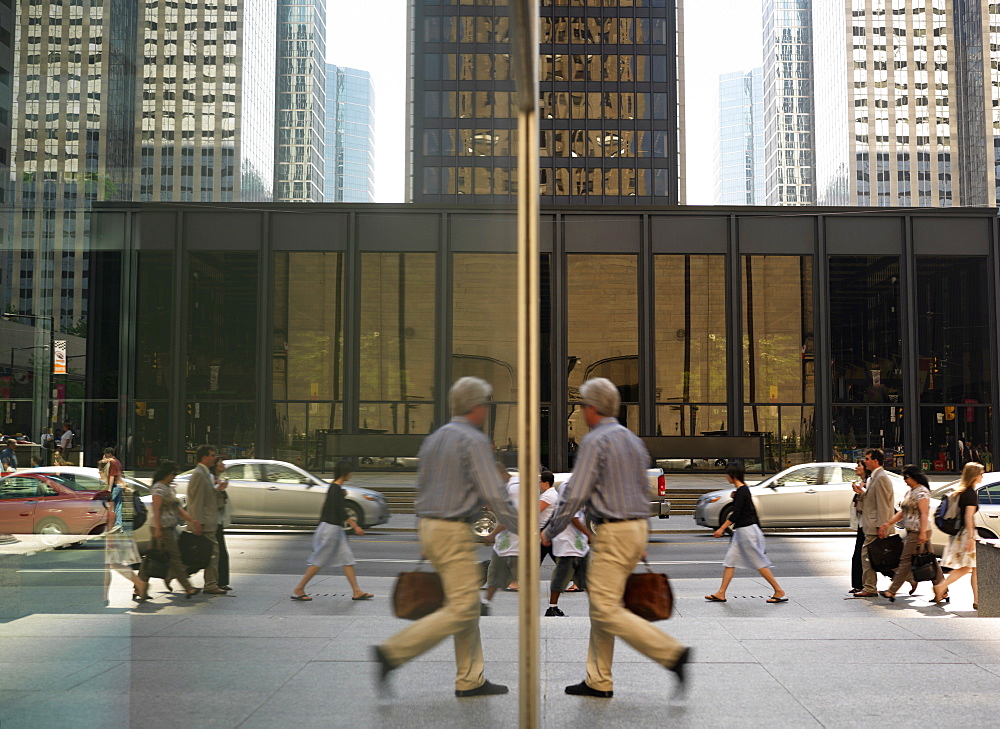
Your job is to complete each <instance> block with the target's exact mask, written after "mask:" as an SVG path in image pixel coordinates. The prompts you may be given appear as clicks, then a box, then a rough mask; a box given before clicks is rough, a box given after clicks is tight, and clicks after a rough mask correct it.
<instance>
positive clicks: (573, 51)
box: [407, 0, 683, 204]
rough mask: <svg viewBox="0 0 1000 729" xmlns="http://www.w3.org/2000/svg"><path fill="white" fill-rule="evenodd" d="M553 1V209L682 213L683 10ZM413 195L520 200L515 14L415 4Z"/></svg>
mask: <svg viewBox="0 0 1000 729" xmlns="http://www.w3.org/2000/svg"><path fill="white" fill-rule="evenodd" d="M571 4H572V7H569V5H570V3H568V2H567V1H566V0H542V3H541V9H540V12H541V33H540V38H539V40H540V47H539V54H540V58H539V71H540V79H541V83H540V93H541V99H540V108H541V114H540V119H539V127H540V130H541V150H540V153H541V169H540V186H541V190H540V192H541V201H542V203H571V202H572V203H593V204H651V203H660V204H676V203H679V202H682V194H681V186H680V176H681V171H682V158H681V150H682V149H683V132H682V124H681V118H680V110H681V107H680V105H679V104H678V99H679V76H680V73H679V61H680V55H681V52H680V48H681V46H680V42H679V39H680V37H681V34H680V32H679V31H680V16H681V12H680V2H679V0H662V2H653V3H634V2H632V0H620V1H619V0H604V2H603V3H601V4H600V5H598V4H595V3H587V4H584V2H582V0H574V2H572V3H571ZM412 9H413V11H412V14H411V23H412V25H411V32H410V36H411V43H410V49H409V50H410V59H409V74H410V79H409V82H410V88H409V99H410V104H409V108H410V114H411V118H410V126H409V139H408V142H409V144H408V149H409V150H410V154H409V158H408V170H407V173H408V189H409V194H408V197H409V198H410V199H411V200H413V201H414V202H468V203H509V202H513V201H514V199H515V195H516V190H515V189H514V187H515V182H514V181H515V177H516V172H515V164H516V161H515V157H514V155H515V152H516V138H515V137H516V131H517V120H516V114H515V113H514V110H513V105H512V98H513V94H514V90H515V84H514V79H513V76H512V74H511V64H510V58H509V51H510V47H509V37H508V28H509V19H508V15H507V12H508V8H507V5H506V3H502V2H500V0H497V2H496V5H495V6H494V5H493V4H492V3H484V2H480V3H478V4H477V5H475V6H473V5H471V4H461V5H460V4H457V3H455V4H444V3H441V4H439V3H437V2H434V1H433V0H416V1H415V2H414V3H413V4H412Z"/></svg>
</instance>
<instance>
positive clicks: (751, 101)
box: [715, 67, 765, 205]
mask: <svg viewBox="0 0 1000 729" xmlns="http://www.w3.org/2000/svg"><path fill="white" fill-rule="evenodd" d="M763 108H764V92H763V85H762V79H761V69H760V68H759V67H758V68H754V69H751V70H750V71H734V72H732V73H726V74H723V75H722V76H720V77H719V129H718V133H717V135H716V139H715V204H716V205H763V204H764V202H765V194H764V177H765V175H764V120H763V118H762V113H763Z"/></svg>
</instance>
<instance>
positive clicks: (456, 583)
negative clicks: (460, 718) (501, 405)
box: [373, 377, 517, 697]
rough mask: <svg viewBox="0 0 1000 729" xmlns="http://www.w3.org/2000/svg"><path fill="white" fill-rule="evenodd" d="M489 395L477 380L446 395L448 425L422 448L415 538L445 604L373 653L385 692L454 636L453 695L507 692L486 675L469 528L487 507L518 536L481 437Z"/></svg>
mask: <svg viewBox="0 0 1000 729" xmlns="http://www.w3.org/2000/svg"><path fill="white" fill-rule="evenodd" d="M491 394H492V388H491V387H490V385H489V383H487V382H486V381H484V380H480V379H478V378H476V377H463V378H461V379H460V380H458V381H457V382H455V384H454V385H452V387H451V391H450V392H449V394H448V400H449V404H450V406H451V414H452V419H451V421H450V422H448V423H446V424H445V425H442V426H441V427H440V428H438V429H437V430H436V431H434V432H433V433H432V434H431V435H429V436H428V437H427V438H426V439H425V440H424V442H423V444H422V445H421V447H420V454H419V455H420V467H419V470H418V472H417V489H418V493H419V496H418V498H417V502H416V512H417V516H418V517H420V524H419V527H418V532H419V537H420V545H421V547H422V550H423V553H424V554H425V555H426V556H427V558H428V559H429V560H430V561H431V564H432V565H434V569H436V570H437V572H438V574H439V575H440V576H441V581H442V583H443V586H444V604H443V605H442V606H441V608H440V609H438V610H437V611H435V612H433V613H431V614H430V615H428V616H426V617H424V618H421V619H420V620H418V621H416V622H415V623H413V624H412V625H410V626H409V627H407V628H405V629H404V630H401V631H400V632H399V633H396V635H394V636H392V637H391V638H389V639H388V640H386V641H385V642H384V643H382V644H381V645H379V646H375V647H374V649H373V652H374V654H375V660H376V661H377V662H378V663H379V668H380V671H379V683H380V686H382V687H384V686H385V684H386V681H387V679H388V677H389V674H390V673H391V672H392V671H393V670H395V669H397V668H399V667H400V666H402V665H403V664H404V663H406V662H408V661H410V660H412V659H414V658H416V657H417V656H419V655H421V654H422V653H425V652H426V651H428V650H430V649H431V648H433V647H434V646H436V645H437V644H438V643H440V642H441V641H442V640H444V639H445V638H447V637H448V636H454V641H455V665H456V672H455V695H456V696H459V697H467V696H486V695H494V694H505V693H507V687H506V686H502V685H498V684H495V683H491V682H490V681H487V680H486V677H485V675H484V670H483V646H482V641H481V639H480V635H479V617H480V604H479V585H480V584H481V583H482V579H481V575H482V573H481V571H480V565H479V562H478V560H477V559H476V549H477V546H478V545H477V543H476V540H475V537H474V535H473V533H472V529H471V528H470V527H471V524H472V523H473V522H474V521H475V520H476V519H477V518H478V516H479V512H480V509H481V506H482V503H483V502H486V503H487V504H488V505H489V506H490V508H491V509H492V511H493V513H494V514H495V515H496V516H497V518H498V519H499V520H500V522H501V523H502V524H503V525H504V526H506V527H507V529H509V530H510V531H511V532H513V533H515V534H516V533H517V515H516V514H515V512H514V509H513V507H512V506H511V504H510V502H509V501H508V500H507V494H506V491H505V489H504V484H503V483H502V481H501V479H500V476H499V475H498V474H497V472H496V468H495V467H494V465H493V458H492V456H491V454H490V441H489V438H487V437H486V434H485V433H483V431H482V426H483V423H484V422H485V421H486V417H487V416H488V415H489V412H490V404H489V401H490V395H491Z"/></svg>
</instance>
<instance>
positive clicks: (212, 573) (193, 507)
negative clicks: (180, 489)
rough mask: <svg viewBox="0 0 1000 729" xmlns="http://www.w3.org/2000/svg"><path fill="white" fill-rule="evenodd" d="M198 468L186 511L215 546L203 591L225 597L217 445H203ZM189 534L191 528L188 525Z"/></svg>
mask: <svg viewBox="0 0 1000 729" xmlns="http://www.w3.org/2000/svg"><path fill="white" fill-rule="evenodd" d="M194 457H195V460H196V461H197V465H196V466H195V468H194V471H192V472H191V478H190V479H189V480H188V486H187V510H188V512H189V513H191V514H192V515H193V516H194V518H195V519H197V520H198V523H199V525H200V532H198V533H200V534H201V535H202V536H203V537H205V538H206V539H208V541H210V542H211V543H212V557H211V559H210V560H209V563H208V566H207V567H205V586H204V587H203V588H202V592H204V593H205V594H206V595H225V594H226V591H225V590H223V589H221V588H220V587H219V538H218V527H219V497H218V494H217V492H216V490H215V475H214V474H213V473H212V470H213V469H214V468H215V464H216V461H218V460H219V456H218V455H217V453H216V450H215V446H210V445H202V446H198V449H197V450H196V451H195V454H194ZM188 531H192V527H191V525H190V524H188Z"/></svg>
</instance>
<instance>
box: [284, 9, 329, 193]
mask: <svg viewBox="0 0 1000 729" xmlns="http://www.w3.org/2000/svg"><path fill="white" fill-rule="evenodd" d="M277 51H278V63H277V76H278V92H277V98H276V103H277V115H276V122H275V126H276V128H277V135H278V136H277V146H276V150H275V152H276V156H275V190H274V198H275V200H280V201H283V202H320V201H322V200H323V167H324V158H325V153H324V150H323V145H324V119H325V117H326V99H325V97H326V0H278V48H277Z"/></svg>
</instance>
